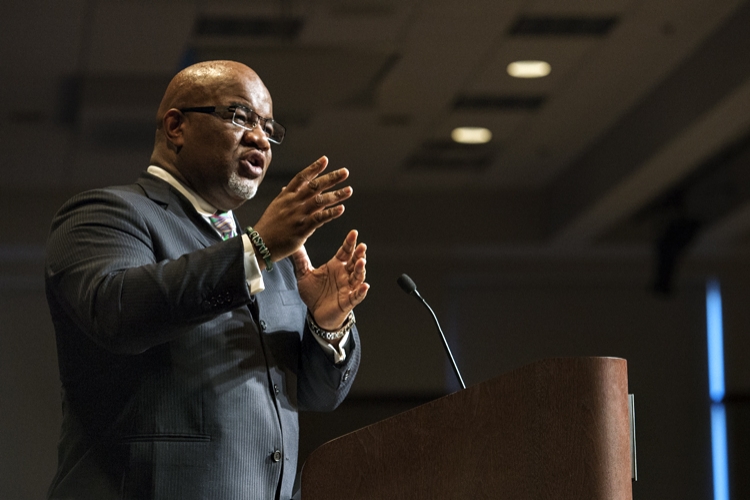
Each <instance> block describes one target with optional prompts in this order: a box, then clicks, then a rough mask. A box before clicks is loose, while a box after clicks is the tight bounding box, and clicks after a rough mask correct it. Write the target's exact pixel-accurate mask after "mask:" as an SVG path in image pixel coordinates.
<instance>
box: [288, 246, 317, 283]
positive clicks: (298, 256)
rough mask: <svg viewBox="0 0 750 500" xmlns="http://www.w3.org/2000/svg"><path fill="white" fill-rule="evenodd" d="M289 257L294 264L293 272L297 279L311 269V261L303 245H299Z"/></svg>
mask: <svg viewBox="0 0 750 500" xmlns="http://www.w3.org/2000/svg"><path fill="white" fill-rule="evenodd" d="M291 258H292V263H293V264H294V274H295V275H296V276H297V279H300V278H301V277H303V276H304V275H306V274H307V273H309V272H310V271H312V270H313V267H312V262H310V257H309V256H308V255H307V250H306V249H305V245H302V246H301V247H299V250H297V251H296V252H294V253H293V254H292V255H291Z"/></svg>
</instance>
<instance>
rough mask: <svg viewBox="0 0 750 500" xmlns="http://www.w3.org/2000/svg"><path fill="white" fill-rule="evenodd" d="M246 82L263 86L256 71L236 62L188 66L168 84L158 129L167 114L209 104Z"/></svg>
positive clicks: (157, 120) (158, 119) (159, 111)
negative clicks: (231, 88) (243, 81)
mask: <svg viewBox="0 0 750 500" xmlns="http://www.w3.org/2000/svg"><path fill="white" fill-rule="evenodd" d="M244 79H249V80H256V81H257V82H260V83H261V85H262V82H261V80H260V77H259V76H258V74H257V73H256V72H255V71H253V70H252V69H250V68H249V67H247V66H245V65H244V64H242V63H238V62H236V61H206V62H200V63H197V64H193V65H192V66H188V67H187V68H185V69H183V70H182V71H180V72H179V73H177V74H176V75H175V76H174V78H172V81H171V82H169V85H168V86H167V90H166V92H164V97H162V100H161V104H160V105H159V110H158V112H157V113H156V122H157V128H158V127H161V125H162V120H163V118H164V115H165V114H166V112H167V111H168V110H170V109H172V108H176V109H180V108H185V107H189V106H202V105H206V103H209V104H210V103H212V102H213V99H214V98H215V97H216V96H217V95H219V94H221V93H222V91H223V90H224V89H226V88H227V87H228V86H229V85H232V84H234V83H236V82H238V81H241V80H244Z"/></svg>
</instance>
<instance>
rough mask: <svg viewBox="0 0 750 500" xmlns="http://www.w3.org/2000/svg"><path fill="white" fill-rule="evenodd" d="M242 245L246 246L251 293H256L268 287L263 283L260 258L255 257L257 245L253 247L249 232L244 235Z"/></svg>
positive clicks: (246, 271)
mask: <svg viewBox="0 0 750 500" xmlns="http://www.w3.org/2000/svg"><path fill="white" fill-rule="evenodd" d="M242 245H243V247H244V251H245V253H244V254H243V255H244V263H245V278H246V279H247V286H248V288H250V295H255V294H256V293H260V292H262V291H263V290H265V289H266V285H265V283H263V275H262V274H261V272H260V266H259V265H258V259H256V258H255V247H253V244H252V242H251V241H250V237H249V236H248V235H247V234H243V235H242Z"/></svg>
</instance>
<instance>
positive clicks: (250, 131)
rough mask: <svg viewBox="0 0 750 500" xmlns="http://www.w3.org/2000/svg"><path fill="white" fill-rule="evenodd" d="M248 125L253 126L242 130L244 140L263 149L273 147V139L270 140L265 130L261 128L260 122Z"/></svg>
mask: <svg viewBox="0 0 750 500" xmlns="http://www.w3.org/2000/svg"><path fill="white" fill-rule="evenodd" d="M248 127H252V128H245V129H243V130H242V141H243V142H244V143H245V144H247V145H251V146H255V147H256V148H257V149H260V150H262V151H267V150H269V149H271V141H269V140H268V136H267V135H266V133H265V132H263V129H261V128H260V123H259V122H255V124H252V125H249V126H248Z"/></svg>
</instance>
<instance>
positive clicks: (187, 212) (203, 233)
mask: <svg viewBox="0 0 750 500" xmlns="http://www.w3.org/2000/svg"><path fill="white" fill-rule="evenodd" d="M136 184H138V185H139V186H141V188H142V189H143V191H144V192H145V193H146V196H148V198H149V199H150V200H152V201H153V202H154V203H156V204H158V205H160V206H161V207H162V208H164V210H166V211H167V212H169V213H171V214H172V215H174V216H175V217H177V218H178V219H180V220H182V221H183V223H184V224H185V225H186V226H187V227H194V228H195V231H191V232H190V233H191V235H192V236H193V237H194V238H195V239H196V240H197V241H198V242H199V243H200V245H201V246H203V247H209V246H211V245H213V244H215V243H218V242H220V241H221V237H220V236H219V235H218V233H217V232H216V231H215V230H214V228H213V227H212V226H211V224H210V223H209V222H208V221H207V220H206V219H204V218H203V217H202V216H201V215H200V214H199V213H198V212H196V211H195V208H194V207H193V205H192V204H191V203H190V201H188V200H187V199H186V198H185V197H184V196H182V194H181V193H180V192H179V191H177V190H176V189H174V188H173V187H172V186H170V185H169V183H168V182H166V181H164V180H162V179H159V178H158V177H156V176H153V175H151V174H149V173H148V172H143V173H142V174H141V176H140V177H139V178H138V181H137V182H136Z"/></svg>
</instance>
